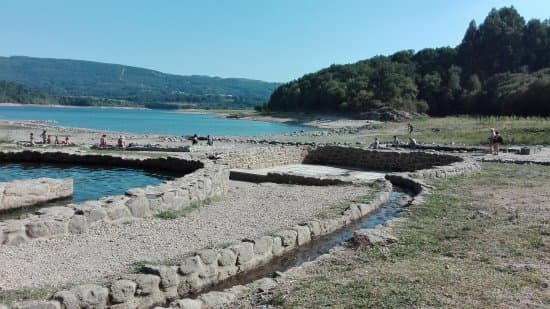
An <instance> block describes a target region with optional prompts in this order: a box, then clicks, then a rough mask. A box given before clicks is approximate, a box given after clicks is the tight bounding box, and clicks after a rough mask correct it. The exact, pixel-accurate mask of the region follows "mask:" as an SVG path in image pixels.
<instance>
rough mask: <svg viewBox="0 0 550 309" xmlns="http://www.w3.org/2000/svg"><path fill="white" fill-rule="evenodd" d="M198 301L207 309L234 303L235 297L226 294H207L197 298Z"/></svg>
mask: <svg viewBox="0 0 550 309" xmlns="http://www.w3.org/2000/svg"><path fill="white" fill-rule="evenodd" d="M199 299H200V300H202V301H203V302H204V305H205V306H206V307H208V308H212V307H221V306H224V305H227V304H230V303H232V302H234V301H235V300H236V299H237V297H236V296H235V294H232V293H228V292H209V293H206V294H202V295H201V296H199Z"/></svg>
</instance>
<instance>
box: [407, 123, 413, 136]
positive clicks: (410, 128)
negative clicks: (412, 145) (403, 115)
mask: <svg viewBox="0 0 550 309" xmlns="http://www.w3.org/2000/svg"><path fill="white" fill-rule="evenodd" d="M407 130H408V131H409V135H411V134H412V133H413V130H414V127H413V125H412V123H411V122H410V121H409V124H408V125H407Z"/></svg>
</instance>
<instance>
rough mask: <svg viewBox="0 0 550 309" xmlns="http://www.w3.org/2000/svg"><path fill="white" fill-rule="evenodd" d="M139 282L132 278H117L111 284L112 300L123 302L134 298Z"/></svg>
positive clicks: (117, 302)
mask: <svg viewBox="0 0 550 309" xmlns="http://www.w3.org/2000/svg"><path fill="white" fill-rule="evenodd" d="M136 287H137V284H136V283H135V282H134V281H131V280H117V281H115V282H113V284H111V301H112V302H113V303H115V304H122V303H126V302H128V301H130V300H131V299H132V298H134V294H135V292H136Z"/></svg>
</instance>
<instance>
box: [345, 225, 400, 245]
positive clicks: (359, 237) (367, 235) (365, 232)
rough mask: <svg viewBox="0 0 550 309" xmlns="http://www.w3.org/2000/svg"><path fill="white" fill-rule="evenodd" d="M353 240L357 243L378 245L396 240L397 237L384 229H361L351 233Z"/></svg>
mask: <svg viewBox="0 0 550 309" xmlns="http://www.w3.org/2000/svg"><path fill="white" fill-rule="evenodd" d="M353 241H354V242H355V244H357V245H378V244H389V243H395V242H397V238H396V237H395V236H393V235H391V234H390V233H388V232H387V231H386V230H385V229H382V228H374V229H361V230H357V231H355V232H354V233H353Z"/></svg>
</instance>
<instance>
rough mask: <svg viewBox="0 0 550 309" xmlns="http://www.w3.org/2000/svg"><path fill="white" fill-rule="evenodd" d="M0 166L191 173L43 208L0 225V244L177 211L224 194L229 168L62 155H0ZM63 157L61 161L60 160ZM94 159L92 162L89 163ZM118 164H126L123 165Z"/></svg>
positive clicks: (176, 160)
mask: <svg viewBox="0 0 550 309" xmlns="http://www.w3.org/2000/svg"><path fill="white" fill-rule="evenodd" d="M0 158H2V161H0V162H4V161H5V160H6V158H9V159H10V160H12V161H18V160H19V161H25V162H47V163H52V162H55V163H73V164H74V163H78V164H86V163H90V164H92V163H93V164H98V162H99V163H101V164H103V165H108V162H114V164H116V165H117V166H129V167H141V168H149V169H157V170H170V171H179V172H189V171H193V173H190V174H187V175H185V176H183V177H180V178H177V179H174V180H172V181H165V182H163V183H161V184H160V185H157V186H147V187H145V188H136V189H130V190H128V191H127V192H126V194H125V195H119V196H110V197H105V198H103V199H100V200H97V201H87V202H84V203H81V204H69V205H68V206H66V207H65V206H60V207H48V208H43V209H40V210H38V211H36V212H35V213H34V214H32V215H30V216H28V217H27V218H24V219H19V220H6V221H3V222H0V244H4V245H17V244H21V243H24V242H27V241H29V240H32V239H38V238H50V237H54V236H62V235H67V234H79V233H84V232H86V231H87V230H88V229H91V228H94V227H95V226H96V225H98V224H99V223H101V222H105V223H122V222H124V221H127V220H133V219H139V218H145V217H151V216H153V215H154V214H158V213H160V212H163V211H167V210H180V209H183V208H185V207H188V206H190V205H191V204H193V203H198V202H201V201H204V200H205V199H209V198H215V197H220V196H223V195H225V193H226V192H227V189H228V181H229V168H228V167H227V166H226V165H223V164H213V163H210V162H200V161H187V160H183V159H179V158H171V157H169V158H159V159H141V158H123V157H122V158H121V157H113V156H96V155H93V156H92V155H78V154H66V153H55V155H52V153H40V152H32V153H30V154H29V152H18V153H0ZM63 158H65V159H67V161H63V160H62V159H63ZM94 159H97V160H94ZM124 163H127V164H126V165H125V164H124Z"/></svg>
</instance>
